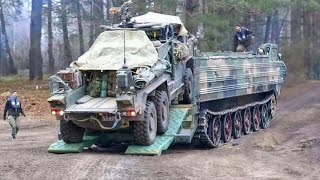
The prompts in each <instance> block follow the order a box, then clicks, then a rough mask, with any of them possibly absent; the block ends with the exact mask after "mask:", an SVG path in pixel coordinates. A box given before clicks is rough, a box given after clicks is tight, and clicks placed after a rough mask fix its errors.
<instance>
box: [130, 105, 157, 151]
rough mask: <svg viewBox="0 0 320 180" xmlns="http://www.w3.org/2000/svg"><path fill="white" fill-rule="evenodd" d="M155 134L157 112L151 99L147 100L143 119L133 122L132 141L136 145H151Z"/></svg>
mask: <svg viewBox="0 0 320 180" xmlns="http://www.w3.org/2000/svg"><path fill="white" fill-rule="evenodd" d="M156 134H157V113H156V107H155V106H154V103H153V102H152V101H147V104H146V109H145V111H144V120H143V121H137V122H134V123H133V135H134V141H135V143H136V144H138V145H143V146H148V145H151V144H152V143H153V142H154V140H155V139H156Z"/></svg>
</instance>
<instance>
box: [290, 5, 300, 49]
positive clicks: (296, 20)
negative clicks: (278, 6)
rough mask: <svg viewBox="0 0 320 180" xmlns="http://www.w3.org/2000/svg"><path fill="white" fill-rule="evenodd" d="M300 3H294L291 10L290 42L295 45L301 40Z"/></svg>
mask: <svg viewBox="0 0 320 180" xmlns="http://www.w3.org/2000/svg"><path fill="white" fill-rule="evenodd" d="M301 15H302V6H301V1H296V4H295V5H293V6H292V8H291V40H292V42H293V43H297V42H299V41H300V39H301Z"/></svg>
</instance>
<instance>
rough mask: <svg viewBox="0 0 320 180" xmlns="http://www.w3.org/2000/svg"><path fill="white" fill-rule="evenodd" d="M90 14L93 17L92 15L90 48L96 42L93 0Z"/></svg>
mask: <svg viewBox="0 0 320 180" xmlns="http://www.w3.org/2000/svg"><path fill="white" fill-rule="evenodd" d="M90 14H91V15H90V32H89V47H91V46H92V44H93V42H94V17H93V0H91V6H90Z"/></svg>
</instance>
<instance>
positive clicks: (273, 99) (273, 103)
mask: <svg viewBox="0 0 320 180" xmlns="http://www.w3.org/2000/svg"><path fill="white" fill-rule="evenodd" d="M276 107H277V100H276V96H275V95H272V97H271V100H270V111H271V112H270V113H271V119H272V118H273V117H274V115H275V113H276Z"/></svg>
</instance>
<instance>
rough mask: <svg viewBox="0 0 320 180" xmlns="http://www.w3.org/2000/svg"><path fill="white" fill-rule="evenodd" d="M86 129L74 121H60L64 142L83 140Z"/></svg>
mask: <svg viewBox="0 0 320 180" xmlns="http://www.w3.org/2000/svg"><path fill="white" fill-rule="evenodd" d="M84 131H85V129H84V128H82V127H79V126H77V125H75V124H74V123H73V122H72V121H65V120H61V121H60V133H61V137H62V139H63V141H64V142H66V143H79V142H82V139H83V135H84Z"/></svg>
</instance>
